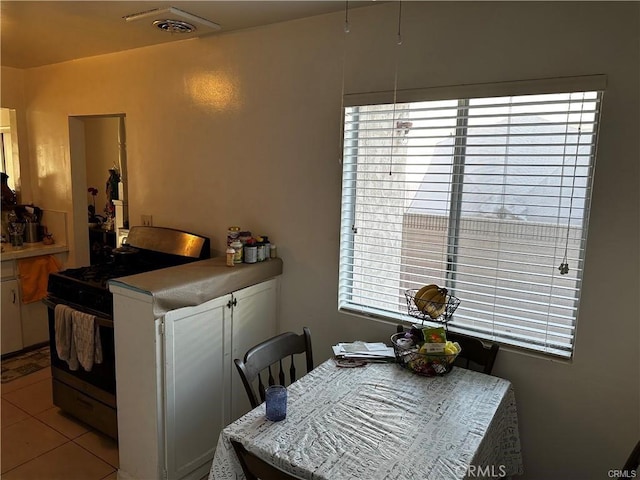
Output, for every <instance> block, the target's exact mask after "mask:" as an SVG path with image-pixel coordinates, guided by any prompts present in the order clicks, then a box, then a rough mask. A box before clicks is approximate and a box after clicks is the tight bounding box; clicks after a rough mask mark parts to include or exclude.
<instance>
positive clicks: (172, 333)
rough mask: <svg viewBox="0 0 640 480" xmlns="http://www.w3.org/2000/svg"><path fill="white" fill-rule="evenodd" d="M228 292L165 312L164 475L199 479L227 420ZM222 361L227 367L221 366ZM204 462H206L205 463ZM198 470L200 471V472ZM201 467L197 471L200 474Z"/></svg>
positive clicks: (229, 299) (210, 458)
mask: <svg viewBox="0 0 640 480" xmlns="http://www.w3.org/2000/svg"><path fill="white" fill-rule="evenodd" d="M231 298H232V297H231V295H225V296H224V297H220V298H216V299H214V300H211V301H209V302H206V303H204V304H202V305H199V306H197V307H188V308H181V309H179V310H174V311H172V312H169V313H167V314H166V316H165V326H164V329H165V332H164V333H165V334H164V344H165V349H164V352H165V354H164V357H165V358H164V381H165V409H164V414H165V429H166V437H165V438H166V442H165V448H166V451H165V457H166V468H167V478H168V479H178V478H183V477H187V478H192V477H193V478H201V477H202V476H204V475H205V474H206V472H207V471H208V468H209V466H210V463H211V460H212V459H213V454H214V451H215V448H216V444H217V442H218V435H219V432H220V431H221V430H222V428H223V427H224V426H225V425H226V424H225V418H224V408H223V405H224V399H225V395H226V396H228V395H229V392H228V387H227V388H225V379H226V378H228V375H227V374H226V370H227V369H228V364H229V363H228V360H227V361H226V362H225V359H224V354H225V349H228V348H229V347H225V345H224V343H225V330H230V323H231V315H230V312H231V309H230V307H231V303H230V301H231ZM225 364H226V367H225ZM203 465H204V467H203ZM200 470H202V471H203V472H204V473H202V472H200ZM198 472H200V473H198Z"/></svg>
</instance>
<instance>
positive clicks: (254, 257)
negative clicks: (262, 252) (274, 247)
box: [244, 243, 258, 263]
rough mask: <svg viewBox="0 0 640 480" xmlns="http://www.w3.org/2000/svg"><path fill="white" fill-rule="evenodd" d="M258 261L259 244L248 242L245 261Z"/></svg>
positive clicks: (245, 247) (245, 248) (245, 249)
mask: <svg viewBox="0 0 640 480" xmlns="http://www.w3.org/2000/svg"><path fill="white" fill-rule="evenodd" d="M257 261H258V246H257V245H256V244H255V243H248V244H246V245H245V246H244V263H256V262H257Z"/></svg>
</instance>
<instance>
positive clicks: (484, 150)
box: [338, 89, 602, 357]
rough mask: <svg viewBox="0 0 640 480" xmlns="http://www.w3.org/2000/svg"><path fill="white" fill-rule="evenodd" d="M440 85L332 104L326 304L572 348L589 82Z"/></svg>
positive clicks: (592, 116) (586, 180)
mask: <svg viewBox="0 0 640 480" xmlns="http://www.w3.org/2000/svg"><path fill="white" fill-rule="evenodd" d="M555 90H557V89H555ZM440 93H441V92H440ZM414 96H415V95H414ZM356 97H357V96H356ZM442 97H443V95H439V96H438V98H437V99H434V100H425V101H416V100H413V101H408V102H405V103H399V102H396V103H394V102H388V103H384V102H382V103H381V102H375V103H374V102H371V104H369V105H366V104H354V103H357V101H356V102H353V101H352V102H351V105H350V106H347V107H345V116H344V152H343V186H342V212H341V217H342V224H341V231H340V273H339V299H338V303H339V308H340V309H341V310H343V311H350V312H356V313H360V314H364V315H369V316H373V317H381V318H391V319H394V320H406V321H411V320H412V317H409V316H408V314H407V305H406V301H405V296H404V292H405V290H407V289H414V288H420V287H421V286H423V285H426V284H429V283H435V284H438V285H440V286H444V287H446V288H447V289H448V290H449V292H450V293H451V294H452V295H455V296H456V297H458V298H459V299H460V300H461V303H460V306H459V307H458V309H457V310H456V312H455V314H454V316H453V319H452V321H451V323H450V324H449V327H450V328H452V329H455V330H457V331H463V332H465V333H469V334H472V335H475V336H478V337H480V338H485V339H490V340H493V341H498V342H500V343H503V344H509V345H515V346H520V347H524V348H528V349H533V350H537V351H541V352H545V353H548V354H552V355H558V356H562V357H571V355H572V352H573V344H574V336H575V330H576V323H577V318H578V306H579V300H580V289H581V281H582V273H583V270H584V258H585V244H586V238H587V227H588V219H589V204H590V198H591V186H592V178H593V171H594V160H595V152H596V140H597V130H598V121H599V112H600V101H601V97H602V92H601V91H598V90H581V91H573V90H567V91H552V92H551V93H546V92H545V93H539V94H519V95H510V96H497V95H495V94H493V93H492V94H491V95H489V96H466V97H462V98H442ZM346 104H347V105H349V102H346ZM563 264H568V272H567V273H562V272H561V270H566V268H565V269H562V268H560V267H561V265H563Z"/></svg>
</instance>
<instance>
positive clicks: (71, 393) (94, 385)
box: [44, 296, 118, 439]
mask: <svg viewBox="0 0 640 480" xmlns="http://www.w3.org/2000/svg"><path fill="white" fill-rule="evenodd" d="M44 302H45V304H46V305H47V308H48V316H49V345H50V351H51V376H52V382H53V403H54V405H57V406H59V407H60V408H61V409H62V410H64V411H67V412H69V413H72V414H73V416H75V417H76V418H78V419H79V420H82V421H83V422H85V423H87V424H88V425H91V426H92V427H94V428H95V429H96V430H99V431H101V432H103V433H105V434H106V435H108V436H110V437H112V438H114V439H117V438H118V419H117V413H116V371H115V370H116V364H115V346H114V341H113V318H109V317H107V316H106V315H105V314H104V313H102V312H97V311H95V310H92V309H90V308H87V307H83V306H81V305H77V304H75V303H72V302H66V301H63V300H61V299H58V298H56V297H53V296H49V297H48V298H47V299H45V301H44ZM60 303H61V304H64V305H67V306H69V307H71V308H74V309H76V310H78V311H81V312H84V313H89V314H92V315H95V316H96V325H97V328H98V329H99V330H100V343H101V346H102V362H101V363H96V364H94V365H93V367H92V368H91V370H90V371H85V370H84V369H83V368H82V367H79V368H78V369H77V370H71V369H70V368H69V364H68V363H67V362H66V361H65V360H61V359H60V357H59V356H58V353H57V351H56V342H55V338H56V330H55V306H56V305H58V304H60Z"/></svg>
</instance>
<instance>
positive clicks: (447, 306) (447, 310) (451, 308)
mask: <svg viewBox="0 0 640 480" xmlns="http://www.w3.org/2000/svg"><path fill="white" fill-rule="evenodd" d="M416 293H418V290H417V289H410V290H405V292H404V296H405V298H406V299H407V312H408V313H409V315H411V316H412V317H414V318H418V319H420V320H421V321H422V322H423V323H424V322H425V321H427V322H439V323H447V322H448V321H449V320H450V319H451V316H452V315H453V312H455V311H456V308H458V305H460V300H459V299H458V298H457V297H454V296H453V295H449V294H448V293H447V294H446V295H445V298H446V302H444V303H439V302H429V304H430V306H431V309H430V311H432V312H433V311H437V312H441V313H439V314H438V315H434V316H431V315H430V314H429V313H428V312H427V311H425V310H424V309H420V308H419V307H418V306H417V305H416V301H415V297H416Z"/></svg>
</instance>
